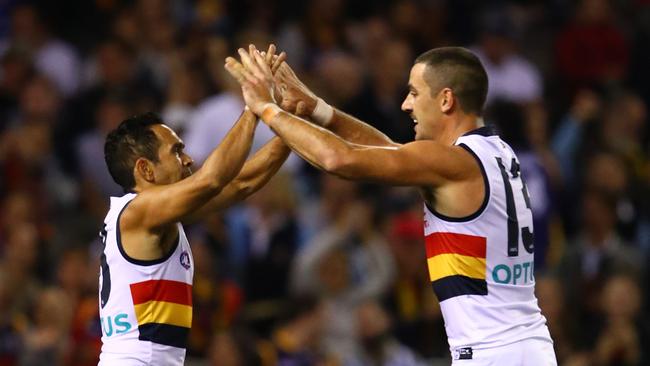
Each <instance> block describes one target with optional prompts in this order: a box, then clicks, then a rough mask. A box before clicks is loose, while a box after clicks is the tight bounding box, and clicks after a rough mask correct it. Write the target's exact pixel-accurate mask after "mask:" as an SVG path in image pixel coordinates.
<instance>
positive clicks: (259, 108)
mask: <svg viewBox="0 0 650 366" xmlns="http://www.w3.org/2000/svg"><path fill="white" fill-rule="evenodd" d="M275 51H276V49H275V46H274V45H270V46H269V49H268V51H267V52H266V53H263V52H260V51H259V50H257V48H255V46H254V45H250V46H249V47H248V51H246V50H244V49H243V48H240V49H239V50H238V53H239V57H240V59H241V63H240V62H238V61H237V60H236V59H234V58H232V57H228V58H226V64H225V68H226V70H227V71H228V72H229V73H230V75H232V76H233V77H234V78H235V79H236V80H237V81H238V82H239V84H240V85H241V87H242V94H243V97H244V101H245V102H246V105H247V106H248V108H250V110H251V111H252V112H253V113H255V114H256V115H258V116H261V115H262V113H263V112H264V109H265V107H266V106H267V105H268V104H269V103H270V104H276V99H275V98H274V94H275V93H274V89H275V83H274V80H273V72H274V71H277V69H278V68H279V67H280V65H281V64H282V62H283V61H284V59H285V58H286V54H285V53H284V52H283V53H281V54H280V55H279V56H275Z"/></svg>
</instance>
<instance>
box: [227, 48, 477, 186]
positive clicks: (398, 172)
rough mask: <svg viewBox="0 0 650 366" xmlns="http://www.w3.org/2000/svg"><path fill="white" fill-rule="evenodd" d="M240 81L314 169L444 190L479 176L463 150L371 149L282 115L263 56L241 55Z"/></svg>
mask: <svg viewBox="0 0 650 366" xmlns="http://www.w3.org/2000/svg"><path fill="white" fill-rule="evenodd" d="M240 55H241V59H242V62H243V64H244V69H245V70H244V71H243V72H242V75H240V76H239V77H238V81H239V82H240V83H241V85H242V90H243V94H244V99H245V100H246V103H247V105H248V106H249V107H250V108H251V110H252V111H253V112H255V113H256V114H258V115H259V116H260V117H261V118H262V120H263V121H264V122H265V123H267V124H268V125H269V126H270V127H271V128H272V129H273V130H274V132H275V133H276V134H277V135H278V136H280V137H281V138H282V139H283V141H284V142H285V143H286V144H287V145H289V147H290V148H291V149H292V150H294V151H295V152H297V153H298V154H299V155H300V156H302V157H303V158H305V159H306V160H307V161H309V162H310V163H311V164H313V165H315V166H317V167H319V168H321V169H323V170H325V171H327V172H330V173H333V174H336V175H339V176H341V177H344V178H349V179H364V180H373V181H378V182H385V183H391V184H397V185H416V186H440V185H443V184H445V183H446V182H450V181H454V180H463V179H469V178H472V177H476V176H480V174H481V173H480V169H479V167H478V164H477V163H476V161H475V160H474V158H473V157H472V156H471V154H470V153H468V152H467V151H465V150H464V149H463V148H461V147H457V146H446V145H443V144H441V143H437V142H433V141H416V142H412V143H409V144H406V145H397V146H368V145H360V144H354V143H351V142H349V141H346V140H344V139H343V138H341V137H340V136H337V135H335V134H334V133H332V132H331V131H328V130H326V129H324V128H322V127H319V126H317V125H315V124H313V123H310V122H308V121H306V120H304V119H302V118H300V117H297V116H294V115H292V114H290V113H287V112H286V111H283V110H281V109H280V108H279V107H278V106H277V105H276V104H274V100H273V97H272V90H273V87H274V86H273V78H272V76H271V71H270V69H269V68H268V66H267V65H266V64H265V63H264V60H263V58H262V57H261V55H260V54H259V53H258V52H256V51H255V52H252V53H250V54H249V53H247V52H245V51H243V50H240Z"/></svg>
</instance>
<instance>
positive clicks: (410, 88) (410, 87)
mask: <svg viewBox="0 0 650 366" xmlns="http://www.w3.org/2000/svg"><path fill="white" fill-rule="evenodd" d="M408 87H409V90H410V91H417V89H415V87H414V86H413V84H411V83H408Z"/></svg>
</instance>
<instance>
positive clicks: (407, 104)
mask: <svg viewBox="0 0 650 366" xmlns="http://www.w3.org/2000/svg"><path fill="white" fill-rule="evenodd" d="M402 111H404V112H406V113H411V112H412V111H413V103H412V102H411V96H410V95H407V96H406V98H404V101H403V102H402Z"/></svg>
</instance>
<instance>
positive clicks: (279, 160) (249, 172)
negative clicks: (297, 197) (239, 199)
mask: <svg viewBox="0 0 650 366" xmlns="http://www.w3.org/2000/svg"><path fill="white" fill-rule="evenodd" d="M289 153H291V149H289V147H288V146H287V145H285V143H284V142H282V139H280V138H279V137H274V138H273V139H272V140H271V141H269V142H268V143H266V145H264V146H263V147H262V148H261V149H260V150H259V151H258V152H256V153H255V155H253V157H252V158H250V159H249V160H248V161H247V162H246V164H244V167H243V168H242V170H241V172H240V173H239V175H238V176H237V177H236V178H235V179H234V180H233V183H235V184H236V185H238V186H239V187H240V188H241V190H242V195H243V198H245V197H247V196H249V195H251V194H253V193H254V192H256V191H257V190H259V189H260V188H262V186H264V184H266V182H268V181H269V179H271V177H273V176H274V175H275V173H277V171H278V169H280V167H281V166H282V164H283V163H284V162H285V161H286V160H287V158H288V157H289Z"/></svg>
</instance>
